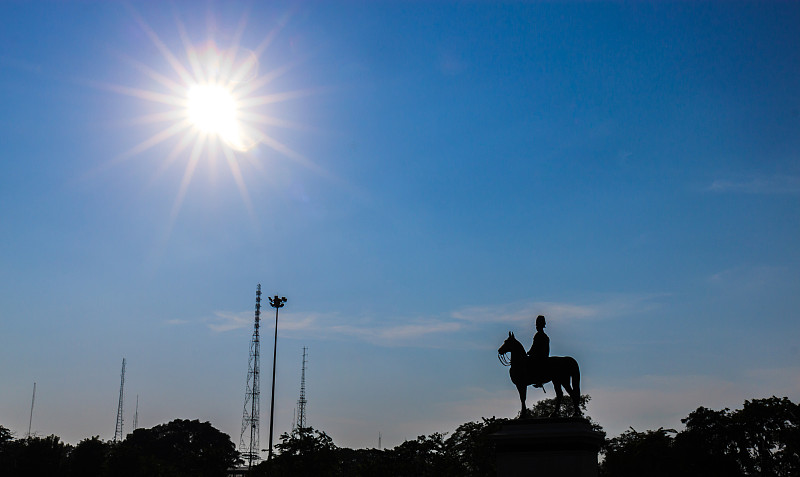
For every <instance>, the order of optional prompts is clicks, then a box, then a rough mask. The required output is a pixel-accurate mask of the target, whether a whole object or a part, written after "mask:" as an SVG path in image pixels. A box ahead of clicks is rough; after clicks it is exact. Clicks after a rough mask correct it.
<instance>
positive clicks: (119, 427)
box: [114, 358, 125, 442]
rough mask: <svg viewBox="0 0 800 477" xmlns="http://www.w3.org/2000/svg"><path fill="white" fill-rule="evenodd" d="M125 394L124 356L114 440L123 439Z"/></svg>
mask: <svg viewBox="0 0 800 477" xmlns="http://www.w3.org/2000/svg"><path fill="white" fill-rule="evenodd" d="M124 395H125V358H122V373H120V377H119V405H118V406H117V427H116V428H115V429H114V442H117V441H121V440H122V437H123V435H122V398H123V396H124Z"/></svg>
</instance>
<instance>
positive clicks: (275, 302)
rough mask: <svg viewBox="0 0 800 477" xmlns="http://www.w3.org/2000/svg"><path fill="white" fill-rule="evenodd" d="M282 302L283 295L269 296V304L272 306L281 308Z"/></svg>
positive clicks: (283, 299) (283, 301)
mask: <svg viewBox="0 0 800 477" xmlns="http://www.w3.org/2000/svg"><path fill="white" fill-rule="evenodd" d="M284 303H286V297H285V296H278V295H275V296H274V297H269V305H270V306H271V307H273V308H281V307H283V304H284Z"/></svg>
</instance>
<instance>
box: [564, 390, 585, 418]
mask: <svg viewBox="0 0 800 477" xmlns="http://www.w3.org/2000/svg"><path fill="white" fill-rule="evenodd" d="M564 389H566V390H567V394H569V398H570V399H571V400H572V409H573V411H572V415H573V416H580V415H581V408H580V398H581V395H580V393H576V392H575V390H574V389H572V386H570V385H569V382H568V381H564Z"/></svg>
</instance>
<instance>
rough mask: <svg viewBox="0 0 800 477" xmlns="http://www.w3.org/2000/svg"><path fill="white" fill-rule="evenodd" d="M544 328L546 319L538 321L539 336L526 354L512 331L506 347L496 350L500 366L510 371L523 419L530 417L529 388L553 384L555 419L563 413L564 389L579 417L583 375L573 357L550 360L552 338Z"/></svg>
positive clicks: (537, 318)
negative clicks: (501, 364)
mask: <svg viewBox="0 0 800 477" xmlns="http://www.w3.org/2000/svg"><path fill="white" fill-rule="evenodd" d="M545 324H546V323H545V318H544V316H542V315H539V316H538V317H536V334H535V335H534V337H533V344H532V345H531V349H530V350H529V351H528V352H527V353H526V352H525V348H524V347H523V346H522V343H520V342H519V341H517V338H515V337H514V333H512V332H510V331H509V332H508V338H506V340H505V341H504V342H503V346H501V347H500V349H498V350H497V355H498V358H500V362H501V363H503V364H504V365H506V366H509V367H510V369H509V374H510V375H511V382H513V383H514V385H516V386H517V391H519V400H520V403H521V404H522V411H520V417H521V418H522V417H525V416H526V415H527V413H528V409H527V408H526V407H525V397H526V395H527V392H528V386H530V385H533V386H534V387H537V388H541V387H543V386H544V383H547V382H550V381H552V382H553V387H554V388H555V390H556V402H555V405H556V409H555V411H554V412H553V413H554V415H558V412H559V410H560V409H561V399H562V398H563V397H564V393H563V391H562V388H564V389H566V391H567V393H568V394H569V396H570V397H571V398H572V406H573V416H580V415H581V409H580V405H579V403H580V397H581V372H580V369H578V362H577V361H575V359H574V358H572V357H571V356H550V338H549V337H548V336H547V334H545V332H544V327H545ZM508 353H511V358H508V357H507V356H506V355H507V354H508Z"/></svg>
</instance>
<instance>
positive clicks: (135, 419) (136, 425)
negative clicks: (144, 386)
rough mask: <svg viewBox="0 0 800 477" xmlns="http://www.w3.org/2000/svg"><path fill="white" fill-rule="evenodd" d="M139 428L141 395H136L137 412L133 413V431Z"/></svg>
mask: <svg viewBox="0 0 800 477" xmlns="http://www.w3.org/2000/svg"><path fill="white" fill-rule="evenodd" d="M138 428H139V395H138V394H137V395H136V412H134V413H133V430H134V431H135V430H136V429H138Z"/></svg>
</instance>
